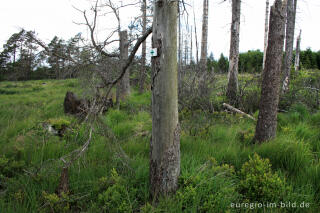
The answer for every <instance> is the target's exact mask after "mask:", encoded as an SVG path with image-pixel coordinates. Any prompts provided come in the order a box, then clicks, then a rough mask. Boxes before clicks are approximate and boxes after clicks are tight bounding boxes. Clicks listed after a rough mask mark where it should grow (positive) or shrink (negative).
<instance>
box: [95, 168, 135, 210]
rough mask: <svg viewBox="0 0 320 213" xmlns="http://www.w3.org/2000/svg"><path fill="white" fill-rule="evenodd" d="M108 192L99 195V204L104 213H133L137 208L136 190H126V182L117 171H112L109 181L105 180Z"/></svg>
mask: <svg viewBox="0 0 320 213" xmlns="http://www.w3.org/2000/svg"><path fill="white" fill-rule="evenodd" d="M104 182H105V183H104V184H103V185H104V186H105V187H106V190H105V191H104V192H102V193H100V194H99V195H98V201H99V204H100V205H101V206H102V209H103V211H104V212H108V213H109V212H110V213H113V212H133V211H134V205H135V206H136V202H135V197H136V190H134V189H133V188H130V190H128V189H127V188H126V185H127V183H126V180H125V179H124V178H122V177H121V176H120V175H119V174H118V173H117V171H116V170H115V169H112V171H111V177H110V179H109V180H107V179H105V180H104Z"/></svg>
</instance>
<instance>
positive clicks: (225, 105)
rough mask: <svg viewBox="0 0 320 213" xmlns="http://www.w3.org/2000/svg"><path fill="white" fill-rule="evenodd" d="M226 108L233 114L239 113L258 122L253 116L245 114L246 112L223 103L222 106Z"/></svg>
mask: <svg viewBox="0 0 320 213" xmlns="http://www.w3.org/2000/svg"><path fill="white" fill-rule="evenodd" d="M222 105H223V106H224V107H226V108H227V109H228V110H231V111H233V112H236V113H239V114H241V115H245V116H246V117H248V118H250V119H252V120H254V121H255V120H256V119H255V118H254V117H252V116H251V115H249V114H247V113H245V112H242V111H241V110H239V109H237V108H234V107H233V106H231V105H229V104H226V103H223V104H222Z"/></svg>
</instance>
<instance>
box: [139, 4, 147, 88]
mask: <svg viewBox="0 0 320 213" xmlns="http://www.w3.org/2000/svg"><path fill="white" fill-rule="evenodd" d="M141 10H142V35H143V34H145V33H146V30H147V0H142V6H141ZM146 50H147V42H146V41H144V42H143V43H142V54H141V71H140V90H139V91H140V93H142V92H143V91H144V83H145V79H146Z"/></svg>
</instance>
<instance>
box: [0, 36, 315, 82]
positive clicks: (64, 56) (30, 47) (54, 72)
mask: <svg viewBox="0 0 320 213" xmlns="http://www.w3.org/2000/svg"><path fill="white" fill-rule="evenodd" d="M30 35H33V36H35V32H32V31H25V30H21V31H20V32H18V33H14V34H13V35H12V36H11V37H10V38H9V39H8V41H7V42H6V43H5V44H4V45H3V49H2V51H1V52H0V81H1V80H2V81H3V80H13V81H17V80H18V81H19V80H37V79H65V78H73V77H76V76H77V74H78V73H79V71H80V70H81V69H83V67H84V66H79V64H82V65H83V64H84V62H85V61H86V62H88V61H89V62H90V61H91V62H93V61H95V62H97V58H98V57H99V56H97V55H96V54H95V53H94V52H93V51H91V50H92V49H91V47H88V46H87V47H86V46H85V45H84V46H80V43H81V42H82V41H83V38H82V37H81V34H77V35H75V36H74V37H72V38H70V39H69V40H67V41H66V40H63V39H61V38H58V37H57V36H55V37H54V38H53V39H52V40H51V41H50V42H49V43H48V44H44V46H46V47H47V49H43V48H42V47H39V46H41V45H39V43H36V42H34V40H32V39H31V36H30ZM293 60H295V57H293ZM262 61H263V52H261V51H260V50H253V51H251V50H249V51H248V52H245V53H240V55H239V73H245V72H246V73H258V72H261V70H262ZM207 63H208V70H209V71H214V72H215V73H227V72H228V67H229V61H228V58H227V57H225V56H224V55H223V54H221V55H220V57H219V59H215V58H214V57H213V54H212V53H211V54H210V56H209V57H208V61H207ZM293 64H294V63H293ZM300 68H304V69H320V51H318V52H312V51H311V49H310V48H309V49H307V50H305V51H301V53H300Z"/></svg>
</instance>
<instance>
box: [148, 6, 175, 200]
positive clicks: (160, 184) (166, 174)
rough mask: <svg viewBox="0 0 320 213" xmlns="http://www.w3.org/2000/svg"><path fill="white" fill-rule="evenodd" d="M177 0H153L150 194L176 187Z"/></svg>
mask: <svg viewBox="0 0 320 213" xmlns="http://www.w3.org/2000/svg"><path fill="white" fill-rule="evenodd" d="M177 5H178V1H172V0H159V1H155V3H154V17H153V20H154V22H153V34H152V47H153V48H157V52H158V55H157V56H156V57H152V87H151V88H152V139H151V142H150V185H151V189H150V192H151V195H152V196H153V197H154V198H157V197H158V196H159V195H167V194H169V193H171V192H175V191H176V190H177V188H178V176H179V174H180V127H179V121H178V84H177V69H178V67H177V17H178V16H177V11H178V9H177Z"/></svg>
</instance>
